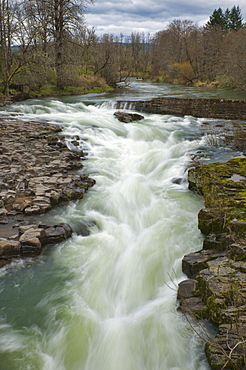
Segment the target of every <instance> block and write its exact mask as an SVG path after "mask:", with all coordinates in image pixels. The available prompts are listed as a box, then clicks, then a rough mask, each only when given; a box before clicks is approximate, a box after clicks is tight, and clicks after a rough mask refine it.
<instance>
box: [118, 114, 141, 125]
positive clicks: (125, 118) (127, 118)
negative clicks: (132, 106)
mask: <svg viewBox="0 0 246 370" xmlns="http://www.w3.org/2000/svg"><path fill="white" fill-rule="evenodd" d="M114 116H115V117H116V118H117V119H118V120H119V121H120V122H124V123H130V122H133V121H140V120H142V119H144V117H143V116H142V115H141V114H138V113H125V112H115V113H114Z"/></svg>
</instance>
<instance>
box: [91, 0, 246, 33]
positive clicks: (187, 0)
mask: <svg viewBox="0 0 246 370" xmlns="http://www.w3.org/2000/svg"><path fill="white" fill-rule="evenodd" d="M234 5H236V6H239V7H240V9H241V11H242V16H243V18H244V22H246V1H245V0H239V1H238V2H235V1H233V0H232V1H230V0H222V1H217V0H95V4H94V5H90V12H89V13H88V14H86V16H85V19H86V23H87V24H88V26H90V27H94V28H95V31H96V34H97V35H98V36H100V35H102V34H104V33H113V34H115V35H119V34H120V33H122V34H123V35H124V36H128V35H130V34H131V32H132V31H137V32H145V33H151V34H153V33H156V32H158V31H161V30H163V29H165V28H166V27H167V25H168V24H169V23H171V22H172V21H173V20H174V19H181V20H185V19H187V20H192V21H193V22H195V23H197V24H198V25H201V26H202V25H204V24H205V23H206V22H207V21H208V19H209V16H210V15H211V14H212V12H213V11H214V9H218V8H219V7H220V8H222V10H223V11H225V10H226V8H229V9H231V8H232V7H233V6H234Z"/></svg>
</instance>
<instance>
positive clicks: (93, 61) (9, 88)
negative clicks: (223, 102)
mask: <svg viewBox="0 0 246 370" xmlns="http://www.w3.org/2000/svg"><path fill="white" fill-rule="evenodd" d="M90 2H92V0H81V1H80V0H75V1H74V0H73V1H72V0H31V1H27V2H19V1H18V0H0V92H2V94H5V95H9V94H14V93H16V91H21V92H26V93H31V94H37V95H42V94H43V95H47V94H53V93H62V92H64V93H80V92H82V91H88V90H93V91H96V92H99V91H105V90H106V89H108V88H109V87H115V86H117V84H118V83H119V82H122V81H126V80H127V79H128V77H132V76H135V77H141V78H148V79H153V80H156V81H163V82H176V83H185V84H206V85H208V84H211V85H216V86H222V87H226V86H229V87H232V88H237V89H241V90H246V48H245V45H246V26H245V25H244V24H243V19H242V16H241V10H240V8H239V7H233V8H232V9H231V10H229V9H226V11H225V12H223V11H222V9H221V8H219V9H215V10H214V12H213V14H212V15H211V16H210V19H209V21H208V23H207V24H206V25H205V27H198V26H197V25H196V24H195V23H193V22H192V21H190V20H185V21H180V20H174V21H173V22H172V23H170V24H169V26H168V28H167V29H165V30H163V31H160V32H158V33H156V34H155V35H153V36H150V35H149V34H147V35H146V34H144V33H137V32H132V33H131V35H130V36H124V35H120V36H114V35H112V34H105V35H103V36H101V37H97V36H96V34H95V31H94V30H93V29H88V28H87V27H86V25H85V23H84V14H85V11H86V6H87V5H88V4H89V3H90Z"/></svg>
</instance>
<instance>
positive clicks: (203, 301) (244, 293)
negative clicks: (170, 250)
mask: <svg viewBox="0 0 246 370" xmlns="http://www.w3.org/2000/svg"><path fill="white" fill-rule="evenodd" d="M188 181H189V187H190V189H191V190H194V191H196V192H197V193H198V194H200V195H202V196H203V198H204V202H205V208H204V209H202V210H201V211H200V212H199V214H198V226H199V228H200V230H201V232H202V233H203V235H204V243H203V249H202V250H201V251H198V252H196V253H191V254H189V255H187V256H185V257H184V258H183V262H182V267H183V272H184V273H185V274H186V275H187V276H188V278H190V280H186V281H183V282H181V283H180V286H179V292H178V299H179V300H180V309H181V311H183V312H184V313H186V314H188V315H194V316H195V317H196V318H199V319H201V318H202V319H204V318H205V319H207V320H209V321H210V322H212V323H213V324H214V325H215V326H216V327H217V328H218V332H217V335H216V336H215V337H212V336H209V335H208V338H206V341H207V342H206V346H205V348H206V355H207V358H208V361H209V364H210V366H211V368H212V369H229V368H230V369H231V368H232V369H243V368H244V366H245V365H246V359H245V356H246V159H245V158H235V159H232V160H230V161H228V162H227V163H223V164H221V163H212V164H208V165H200V166H197V167H196V168H192V169H190V170H189V174H188Z"/></svg>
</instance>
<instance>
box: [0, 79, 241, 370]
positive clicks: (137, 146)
mask: <svg viewBox="0 0 246 370" xmlns="http://www.w3.org/2000/svg"><path fill="white" fill-rule="evenodd" d="M228 94H229V93H228V92H226V91H225V92H223V91H216V90H205V89H198V88H197V89H196V88H185V87H180V86H179V87H178V86H172V85H165V84H163V85H159V84H154V83H150V82H143V81H132V82H131V84H130V86H129V87H128V88H127V89H126V90H123V89H121V90H119V92H117V93H111V94H102V95H95V94H94V95H93V94H90V95H84V96H76V97H66V98H46V99H35V100H28V101H25V102H21V103H18V104H13V105H11V106H8V107H5V108H2V109H1V111H0V115H1V117H3V118H5V117H6V118H7V117H13V116H14V118H15V119H16V118H18V119H21V120H38V121H48V122H51V123H53V124H57V125H60V126H61V127H62V128H63V132H62V134H63V135H65V136H66V138H67V145H68V146H69V147H71V148H73V143H72V142H73V140H74V137H76V140H77V141H79V143H80V148H81V149H83V150H84V151H86V152H88V156H87V160H86V161H83V164H84V168H83V169H82V170H80V172H83V173H89V174H90V176H91V177H92V178H94V179H95V180H96V185H95V186H94V187H93V188H91V189H90V190H89V192H88V193H87V194H86V196H85V197H84V199H83V200H81V201H76V202H72V203H70V204H69V205H68V206H67V207H58V208H56V209H54V210H52V211H51V212H50V213H49V214H48V215H45V216H44V217H43V218H44V220H45V221H46V222H47V221H49V220H50V221H51V222H52V223H54V222H68V223H70V224H71V226H72V227H75V229H76V227H77V226H78V224H79V223H80V222H81V221H82V222H85V223H87V225H88V227H89V229H90V235H88V236H81V235H79V233H74V234H73V236H72V238H71V239H69V240H67V241H65V242H64V243H61V244H59V245H55V246H53V247H52V248H48V249H46V250H45V253H43V254H42V255H41V256H40V257H39V258H38V259H37V260H36V261H35V263H33V261H29V263H27V262H23V261H19V262H16V263H14V264H13V265H12V268H11V269H10V268H9V267H8V268H3V269H2V270H0V369H1V370H187V369H189V370H206V369H209V366H208V365H207V362H206V359H205V356H204V351H203V346H204V343H203V342H201V340H200V339H199V338H198V336H197V335H196V333H195V331H194V330H193V329H192V328H191V325H190V323H189V322H187V320H186V319H185V318H184V316H182V315H181V314H180V313H178V311H177V306H178V303H177V298H176V297H177V286H178V283H179V282H180V281H182V280H184V279H185V278H186V277H185V275H184V274H183V273H182V270H181V262H182V258H183V256H184V255H185V254H187V253H190V252H192V251H197V250H199V249H201V247H202V242H203V237H202V235H201V233H200V231H199V230H198V227H197V213H198V211H199V210H200V209H201V208H202V207H203V201H202V199H201V198H200V197H199V196H197V195H196V194H194V193H192V192H191V191H189V190H188V184H187V168H188V167H189V166H190V165H191V158H192V156H193V155H194V154H195V153H196V152H197V151H200V152H202V153H203V152H207V153H210V152H211V150H210V148H209V143H208V142H207V141H206V139H205V136H204V133H203V131H202V125H203V122H204V119H197V118H194V117H175V116H171V115H165V116H163V115H151V114H143V116H144V119H143V120H142V121H139V122H133V123H129V124H124V123H121V122H119V121H118V120H117V119H116V118H115V117H114V114H113V113H114V112H115V109H114V102H115V100H117V99H119V100H123V99H125V100H137V99H141V100H143V99H149V98H152V97H155V96H159V95H166V96H179V95H180V96H181V95H182V96H199V97H202V96H204V97H212V96H217V97H218V96H221V97H229V96H228ZM236 94H237V93H234V95H235V96H234V95H233V93H231V95H230V97H243V96H240V94H239V93H238V95H237V96H236ZM210 121H211V120H210ZM211 153H212V152H211ZM216 153H217V154H218V155H221V153H219V150H218V151H217V152H216ZM216 153H215V151H214V152H213V154H212V155H210V156H208V158H207V161H209V160H214V158H212V156H216V155H217V154H216ZM226 155H228V154H226ZM229 155H230V154H229ZM197 330H199V328H198V329H197Z"/></svg>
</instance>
